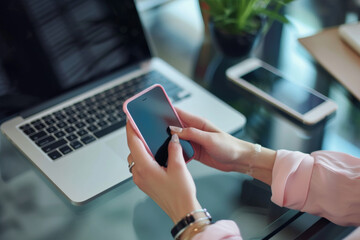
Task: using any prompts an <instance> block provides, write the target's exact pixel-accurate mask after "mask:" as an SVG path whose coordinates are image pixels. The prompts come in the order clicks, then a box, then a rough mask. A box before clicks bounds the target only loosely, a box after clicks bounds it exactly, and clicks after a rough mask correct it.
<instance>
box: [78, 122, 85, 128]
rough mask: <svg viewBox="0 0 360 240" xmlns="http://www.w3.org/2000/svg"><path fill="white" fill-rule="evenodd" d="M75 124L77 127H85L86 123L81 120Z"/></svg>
mask: <svg viewBox="0 0 360 240" xmlns="http://www.w3.org/2000/svg"><path fill="white" fill-rule="evenodd" d="M75 126H76V127H77V128H83V127H85V126H86V125H85V123H83V122H78V123H76V124H75Z"/></svg>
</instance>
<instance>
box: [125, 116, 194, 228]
mask: <svg viewBox="0 0 360 240" xmlns="http://www.w3.org/2000/svg"><path fill="white" fill-rule="evenodd" d="M126 133H127V142H128V146H129V149H130V154H129V156H128V162H129V164H130V163H132V162H135V165H134V166H133V167H132V174H133V180H134V183H135V184H136V185H137V186H138V187H139V188H140V189H141V190H142V191H143V192H145V193H146V194H147V195H149V196H150V197H151V198H152V199H153V200H154V201H155V202H156V203H157V204H158V205H159V206H160V207H161V208H162V209H163V210H164V211H165V213H166V214H167V215H168V216H169V217H170V218H171V219H172V221H173V222H174V223H177V222H178V221H180V220H181V218H183V217H184V216H185V215H186V214H187V213H189V212H192V211H193V210H196V209H200V208H201V206H200V204H199V202H198V200H197V198H196V187H195V183H194V180H193V178H192V176H191V175H190V172H189V171H188V169H187V167H186V164H185V160H184V157H183V154H182V148H181V145H180V143H179V138H178V136H177V135H176V134H174V135H173V136H172V139H171V141H170V142H169V145H168V166H167V168H164V167H161V166H160V165H159V164H158V163H157V162H156V161H155V160H154V159H153V158H152V156H151V155H150V154H149V153H148V152H147V151H146V148H145V146H144V144H143V142H142V141H141V140H140V138H139V137H138V136H137V135H136V133H135V131H134V129H133V128H132V126H131V125H130V123H129V122H128V123H127V124H126Z"/></svg>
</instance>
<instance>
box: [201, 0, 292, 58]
mask: <svg viewBox="0 0 360 240" xmlns="http://www.w3.org/2000/svg"><path fill="white" fill-rule="evenodd" d="M292 1H293V0H200V4H201V9H202V11H205V12H206V13H207V15H208V16H209V19H210V20H209V28H210V33H211V35H212V38H213V40H214V41H215V44H216V46H217V48H218V49H219V50H220V51H221V52H222V53H223V54H225V55H228V56H241V55H246V54H248V53H249V52H250V50H251V49H252V48H253V46H254V45H255V43H256V41H257V39H258V37H259V36H260V35H261V33H262V34H264V33H265V32H266V31H267V30H268V29H269V28H270V26H271V24H272V22H273V21H279V22H282V23H287V22H288V19H287V18H286V17H285V16H284V15H282V14H281V13H280V10H281V8H282V7H284V6H285V5H287V4H288V3H290V2H292Z"/></svg>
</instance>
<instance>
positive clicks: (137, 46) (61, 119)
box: [0, 0, 245, 204]
mask: <svg viewBox="0 0 360 240" xmlns="http://www.w3.org/2000/svg"><path fill="white" fill-rule="evenodd" d="M0 16H1V17H0V28H1V29H0V49H1V50H2V51H1V53H0V56H1V59H0V63H1V67H0V69H2V70H0V71H3V75H4V76H5V77H3V78H5V80H3V81H4V82H5V83H4V82H3V83H0V85H1V86H3V90H5V93H2V96H1V95H0V99H2V100H1V101H3V102H4V101H6V102H7V104H6V107H7V108H6V109H5V110H6V111H2V114H3V115H2V116H3V118H4V116H5V117H6V119H7V120H5V121H3V122H2V124H1V131H2V132H3V134H4V135H5V136H6V137H8V138H9V139H10V141H11V142H12V143H13V144H14V145H16V146H17V148H18V149H19V150H20V151H21V152H22V153H23V154H24V155H25V156H26V157H27V158H28V159H29V160H30V161H31V162H32V163H33V164H34V165H35V166H36V167H37V168H38V169H39V170H40V171H41V172H42V173H43V174H44V175H45V176H46V177H47V178H48V179H49V181H51V182H52V183H53V184H54V185H55V186H56V187H57V189H58V190H59V191H60V192H62V193H63V194H64V195H65V196H66V197H67V198H68V199H69V200H70V201H71V202H72V203H73V204H82V203H85V202H87V201H89V200H91V199H93V198H95V197H96V196H99V195H100V194H101V193H103V192H104V191H106V190H108V189H110V188H112V187H114V186H116V185H117V184H119V183H121V182H123V181H124V180H126V179H128V178H130V177H131V174H130V173H129V171H128V164H127V156H128V154H129V150H128V146H127V143H126V132H125V124H126V118H125V114H124V112H123V111H122V104H123V102H124V100H125V99H127V98H129V97H131V96H132V95H134V94H136V93H137V92H139V91H141V90H143V89H145V88H147V87H148V86H151V85H153V84H155V83H159V84H161V85H162V86H163V87H164V88H165V90H166V91H167V93H168V95H169V96H170V98H171V99H172V101H173V103H174V105H175V106H176V107H179V108H181V109H184V110H186V111H188V112H190V113H193V114H196V115H198V116H201V117H205V118H207V119H209V120H210V121H211V122H213V123H214V124H215V125H217V126H218V127H219V128H220V129H222V130H224V131H226V132H229V133H232V132H235V131H238V130H239V129H241V128H242V127H243V126H244V124H245V117H244V116H243V115H242V114H241V113H239V112H237V111H236V110H234V109H233V108H231V107H230V106H228V105H227V104H225V103H224V102H222V101H221V100H220V99H218V98H216V97H215V96H213V95H212V94H210V93H209V92H207V91H206V90H204V89H203V88H202V87H200V86H199V85H197V84H196V83H194V82H193V81H192V80H190V79H189V78H187V77H186V76H184V75H183V74H181V73H179V72H178V71H177V70H176V69H174V68H173V67H171V66H170V65H169V64H167V63H166V62H164V61H163V60H161V59H159V58H155V57H152V56H151V53H150V49H149V45H148V42H147V41H146V36H145V33H144V30H143V28H142V25H141V21H140V18H139V14H138V12H137V9H136V4H135V2H134V1H133V0H122V1H118V0H71V1H70V0H67V1H65V0H64V1H49V0H17V1H13V0H3V1H1V3H0ZM3 50H4V51H3ZM6 89H7V90H8V91H6ZM6 92H7V95H6ZM11 99H16V100H15V101H12V100H11ZM3 110H4V109H3ZM4 112H5V113H4Z"/></svg>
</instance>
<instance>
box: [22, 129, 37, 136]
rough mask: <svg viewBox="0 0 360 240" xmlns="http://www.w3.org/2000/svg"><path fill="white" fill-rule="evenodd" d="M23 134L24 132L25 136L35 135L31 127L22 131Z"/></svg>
mask: <svg viewBox="0 0 360 240" xmlns="http://www.w3.org/2000/svg"><path fill="white" fill-rule="evenodd" d="M23 132H24V133H25V134H26V135H30V134H33V133H35V130H34V129H33V128H32V127H29V128H25V129H23Z"/></svg>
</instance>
